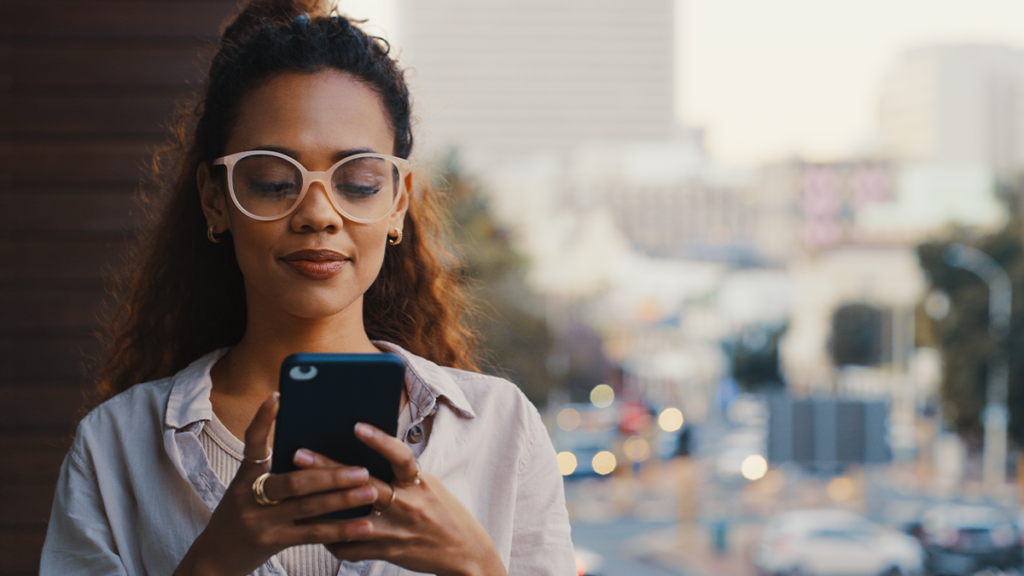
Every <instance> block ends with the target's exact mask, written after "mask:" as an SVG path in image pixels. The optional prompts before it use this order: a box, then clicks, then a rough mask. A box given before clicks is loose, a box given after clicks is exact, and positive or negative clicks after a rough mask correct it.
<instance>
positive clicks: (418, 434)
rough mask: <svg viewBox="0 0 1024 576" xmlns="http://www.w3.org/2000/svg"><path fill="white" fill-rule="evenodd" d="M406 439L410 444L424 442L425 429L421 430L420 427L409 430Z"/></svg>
mask: <svg viewBox="0 0 1024 576" xmlns="http://www.w3.org/2000/svg"><path fill="white" fill-rule="evenodd" d="M405 437H406V438H407V439H408V440H409V442H411V443H413V444H419V443H420V442H421V441H423V428H420V427H419V426H413V427H412V428H409V433H408V434H406V435H405Z"/></svg>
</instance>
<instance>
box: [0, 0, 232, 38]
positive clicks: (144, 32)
mask: <svg viewBox="0 0 1024 576" xmlns="http://www.w3.org/2000/svg"><path fill="white" fill-rule="evenodd" d="M147 4H148V5H147V6H146V7H145V8H146V9H145V10H140V6H139V2H138V0H120V1H117V0H106V1H98V2H81V1H75V0H61V1H52V0H51V1H42V2H39V1H36V2H24V1H22V2H9V3H4V4H3V8H4V11H5V15H4V18H3V19H2V20H0V22H2V24H0V34H3V35H4V36H5V37H7V38H9V39H12V40H22V41H24V40H33V39H46V40H48V41H62V42H68V41H69V40H74V41H83V40H90V39H103V40H107V39H109V38H111V37H117V38H196V37H202V38H208V39H210V40H216V39H217V37H218V36H219V31H220V24H221V22H223V21H224V20H225V18H227V17H228V16H229V15H230V14H231V13H233V12H234V6H233V5H232V4H231V3H228V2H196V1H190V2H183V1H174V2H152V1H150V2H148V3H147ZM33 21H40V22H45V23H46V25H45V26H26V25H25V24H26V23H31V22H33Z"/></svg>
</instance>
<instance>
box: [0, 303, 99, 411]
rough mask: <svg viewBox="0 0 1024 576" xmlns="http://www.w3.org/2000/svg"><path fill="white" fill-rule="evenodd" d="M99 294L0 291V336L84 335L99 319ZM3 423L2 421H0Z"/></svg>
mask: <svg viewBox="0 0 1024 576" xmlns="http://www.w3.org/2000/svg"><path fill="white" fill-rule="evenodd" d="M102 301H103V293H102V292H100V291H98V290H96V288H95V287H94V286H89V285H86V286H85V287H84V288H67V289H60V288H56V287H46V288H42V289H33V288H27V287H24V288H18V287H14V288H12V289H8V290H3V291H0V318H3V319H4V322H3V325H0V334H3V335H4V336H25V335H30V334H52V333H67V332H68V331H72V332H88V331H89V330H90V329H91V328H92V327H93V326H94V325H95V324H96V319H97V318H98V317H99V316H98V314H99V311H100V305H101V304H102ZM0 422H3V419H0Z"/></svg>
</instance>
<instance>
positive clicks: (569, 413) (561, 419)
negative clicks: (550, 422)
mask: <svg viewBox="0 0 1024 576" xmlns="http://www.w3.org/2000/svg"><path fill="white" fill-rule="evenodd" d="M579 425H580V413H579V412H577V411H576V410H575V409H573V408H566V409H565V410H562V411H561V412H559V413H558V427H559V428H561V429H562V430H565V431H566V432H572V431H573V430H575V429H576V428H578V427H579Z"/></svg>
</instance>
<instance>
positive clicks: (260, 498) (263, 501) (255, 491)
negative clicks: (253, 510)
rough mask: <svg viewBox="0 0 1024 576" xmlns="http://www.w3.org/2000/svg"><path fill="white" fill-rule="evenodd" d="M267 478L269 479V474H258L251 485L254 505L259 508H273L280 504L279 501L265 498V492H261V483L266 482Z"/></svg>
mask: <svg viewBox="0 0 1024 576" xmlns="http://www.w3.org/2000/svg"><path fill="white" fill-rule="evenodd" d="M267 478H270V472H264V473H263V474H260V475H259V476H258V477H257V478H256V481H255V482H253V483H252V495H253V496H255V497H256V503H257V504H259V505H260V506H273V505H274V504H277V503H278V502H280V500H271V499H270V498H267V494H266V492H264V491H263V483H264V482H266V481H267Z"/></svg>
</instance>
